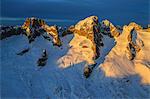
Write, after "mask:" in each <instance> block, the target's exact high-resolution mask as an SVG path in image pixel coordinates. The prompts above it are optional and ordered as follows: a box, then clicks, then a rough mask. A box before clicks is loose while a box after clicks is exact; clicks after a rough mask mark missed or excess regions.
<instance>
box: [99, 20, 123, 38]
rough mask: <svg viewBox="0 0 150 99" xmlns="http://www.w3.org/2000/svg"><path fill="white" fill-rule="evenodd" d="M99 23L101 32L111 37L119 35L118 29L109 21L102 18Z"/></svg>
mask: <svg viewBox="0 0 150 99" xmlns="http://www.w3.org/2000/svg"><path fill="white" fill-rule="evenodd" d="M100 25H101V32H102V33H104V34H106V35H109V36H110V37H113V38H117V37H118V36H119V35H120V31H119V30H118V29H117V28H116V27H115V26H114V25H113V24H112V23H111V22H110V21H108V20H103V21H102V22H101V24H100Z"/></svg>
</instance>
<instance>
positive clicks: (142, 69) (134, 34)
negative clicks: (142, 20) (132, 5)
mask: <svg viewBox="0 0 150 99" xmlns="http://www.w3.org/2000/svg"><path fill="white" fill-rule="evenodd" d="M149 37H150V32H148V29H146V30H143V29H142V27H141V26H139V25H138V24H136V23H130V24H129V25H128V26H124V27H123V32H122V34H121V35H120V36H119V37H117V38H116V45H115V47H114V48H113V49H112V50H111V51H110V53H109V54H108V55H107V56H106V59H105V61H104V63H103V64H101V68H102V70H103V71H104V72H105V75H106V76H109V77H125V76H129V75H135V74H138V75H140V76H141V77H142V83H150V79H149V78H148V76H146V75H150V70H149V66H150V57H149V55H148V51H150V44H149V42H150V40H149V39H148V38H149ZM145 73H146V75H145Z"/></svg>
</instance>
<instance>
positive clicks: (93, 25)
mask: <svg viewBox="0 0 150 99" xmlns="http://www.w3.org/2000/svg"><path fill="white" fill-rule="evenodd" d="M70 31H71V32H73V34H74V37H73V39H72V40H71V41H70V43H69V45H70V46H71V48H70V49H69V51H68V53H67V55H65V56H63V57H62V58H60V59H59V60H58V63H59V64H60V67H62V68H66V67H69V66H71V65H73V64H78V63H81V62H84V61H85V62H86V63H87V64H88V65H91V64H95V59H96V58H97V57H98V56H99V55H100V53H99V49H100V47H101V46H102V44H103V43H102V35H101V33H100V32H99V27H98V17H97V16H90V17H88V18H86V19H84V20H81V21H80V22H78V23H77V24H76V25H75V26H74V27H72V28H71V29H70Z"/></svg>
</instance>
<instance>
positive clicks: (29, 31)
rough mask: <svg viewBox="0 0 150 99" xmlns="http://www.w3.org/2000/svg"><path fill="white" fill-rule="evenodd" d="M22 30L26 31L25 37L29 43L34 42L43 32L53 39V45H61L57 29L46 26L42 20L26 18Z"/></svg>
mask: <svg viewBox="0 0 150 99" xmlns="http://www.w3.org/2000/svg"><path fill="white" fill-rule="evenodd" d="M22 29H24V30H25V31H26V35H27V36H28V37H29V39H30V41H31V42H32V40H34V39H35V38H36V37H37V36H40V35H41V34H43V33H44V32H47V34H48V35H50V36H52V37H53V43H54V44H55V45H57V46H60V45H61V41H60V38H59V35H58V29H57V27H56V26H48V25H47V24H46V23H45V21H44V20H42V19H38V18H27V19H26V21H25V22H24V24H23V25H22Z"/></svg>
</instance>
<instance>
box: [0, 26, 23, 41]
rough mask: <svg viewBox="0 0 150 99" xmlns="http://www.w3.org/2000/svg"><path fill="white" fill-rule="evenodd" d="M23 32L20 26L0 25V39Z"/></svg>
mask: <svg viewBox="0 0 150 99" xmlns="http://www.w3.org/2000/svg"><path fill="white" fill-rule="evenodd" d="M21 33H23V30H22V29H21V27H13V26H0V39H1V40H2V39H5V38H7V37H11V36H13V35H20V34H21Z"/></svg>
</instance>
